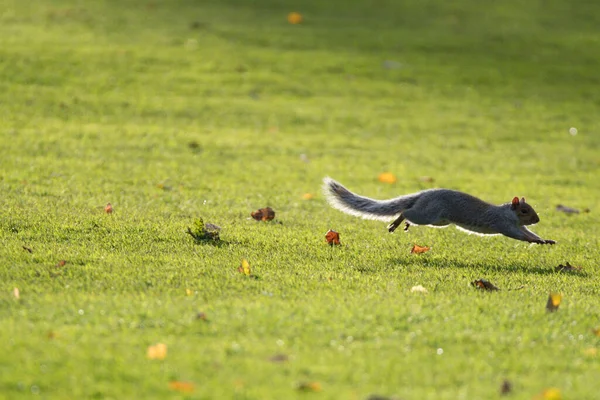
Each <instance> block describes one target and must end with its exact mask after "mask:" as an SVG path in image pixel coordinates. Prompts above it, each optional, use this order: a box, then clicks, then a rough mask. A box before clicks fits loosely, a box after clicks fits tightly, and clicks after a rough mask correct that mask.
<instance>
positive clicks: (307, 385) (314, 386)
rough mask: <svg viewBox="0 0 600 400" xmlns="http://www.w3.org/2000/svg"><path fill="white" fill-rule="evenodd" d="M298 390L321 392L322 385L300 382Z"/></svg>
mask: <svg viewBox="0 0 600 400" xmlns="http://www.w3.org/2000/svg"><path fill="white" fill-rule="evenodd" d="M297 389H298V390H300V391H302V392H320V391H321V384H320V383H319V382H300V383H299V384H298V386H297Z"/></svg>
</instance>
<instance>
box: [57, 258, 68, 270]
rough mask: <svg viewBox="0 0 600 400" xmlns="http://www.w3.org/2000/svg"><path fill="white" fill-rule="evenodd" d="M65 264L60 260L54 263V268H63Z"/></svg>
mask: <svg viewBox="0 0 600 400" xmlns="http://www.w3.org/2000/svg"><path fill="white" fill-rule="evenodd" d="M66 263H67V262H66V261H65V260H60V261H59V262H58V263H56V265H55V267H56V268H60V267H64V266H65V264H66Z"/></svg>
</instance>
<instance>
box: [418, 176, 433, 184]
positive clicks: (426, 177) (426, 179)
mask: <svg viewBox="0 0 600 400" xmlns="http://www.w3.org/2000/svg"><path fill="white" fill-rule="evenodd" d="M419 179H420V180H421V181H423V182H427V183H433V181H434V179H433V178H432V177H430V176H422V177H420V178H419Z"/></svg>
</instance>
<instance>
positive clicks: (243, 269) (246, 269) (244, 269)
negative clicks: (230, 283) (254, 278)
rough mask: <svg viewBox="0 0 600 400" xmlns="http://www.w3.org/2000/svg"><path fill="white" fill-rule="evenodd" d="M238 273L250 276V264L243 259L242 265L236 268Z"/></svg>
mask: <svg viewBox="0 0 600 400" xmlns="http://www.w3.org/2000/svg"><path fill="white" fill-rule="evenodd" d="M238 272H239V273H241V274H244V275H246V276H250V272H251V271H250V263H249V262H248V260H246V259H245V258H244V259H243V260H242V264H241V265H240V266H239V267H238Z"/></svg>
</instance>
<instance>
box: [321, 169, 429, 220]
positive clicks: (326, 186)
mask: <svg viewBox="0 0 600 400" xmlns="http://www.w3.org/2000/svg"><path fill="white" fill-rule="evenodd" d="M323 193H324V194H325V196H326V197H327V201H328V202H329V204H330V205H331V206H332V207H333V208H337V209H338V210H340V211H342V212H345V213H346V214H350V215H355V216H357V217H361V218H365V219H376V220H380V221H389V220H390V219H391V218H393V217H395V216H397V215H399V214H400V213H401V212H402V210H404V209H406V208H409V207H410V206H412V204H414V202H415V201H416V198H417V196H418V194H409V195H407V196H400V197H396V198H395V199H391V200H374V199H370V198H368V197H363V196H359V195H357V194H355V193H352V192H351V191H349V190H348V189H346V188H345V187H344V186H342V184H340V183H339V182H336V181H334V180H333V179H331V178H329V177H325V178H324V179H323Z"/></svg>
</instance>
